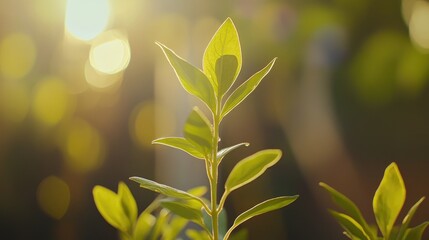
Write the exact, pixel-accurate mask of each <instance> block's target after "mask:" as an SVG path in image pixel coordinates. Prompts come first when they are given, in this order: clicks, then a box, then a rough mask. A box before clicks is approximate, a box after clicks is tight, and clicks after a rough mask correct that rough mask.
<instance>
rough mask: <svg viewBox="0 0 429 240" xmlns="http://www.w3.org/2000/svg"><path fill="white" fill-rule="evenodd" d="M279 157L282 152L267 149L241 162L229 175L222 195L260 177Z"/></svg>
mask: <svg viewBox="0 0 429 240" xmlns="http://www.w3.org/2000/svg"><path fill="white" fill-rule="evenodd" d="M281 155H282V152H281V151H280V150H278V149H267V150H262V151H259V152H257V153H255V154H253V155H251V156H249V157H247V158H245V159H243V160H241V161H240V162H239V163H237V165H235V167H234V168H233V169H232V171H231V173H230V174H229V176H228V179H227V180H226V183H225V193H224V194H229V193H230V192H232V191H233V190H235V189H237V188H239V187H241V186H243V185H245V184H247V183H249V182H251V181H253V180H255V179H256V178H257V177H259V176H261V175H262V174H263V173H264V172H265V170H267V169H268V168H269V167H271V166H273V165H274V164H276V163H277V162H278V161H279V160H280V157H281Z"/></svg>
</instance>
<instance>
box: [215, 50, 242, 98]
mask: <svg viewBox="0 0 429 240" xmlns="http://www.w3.org/2000/svg"><path fill="white" fill-rule="evenodd" d="M237 68H238V62H237V58H236V57H235V56H233V55H223V56H221V57H220V58H218V59H217V60H216V67H215V71H216V78H217V82H218V85H219V87H218V88H219V89H218V95H217V96H218V98H222V97H223V95H225V93H226V92H228V90H229V89H230V88H231V86H232V84H233V83H234V81H235V79H236V77H237V75H236V74H238V72H237Z"/></svg>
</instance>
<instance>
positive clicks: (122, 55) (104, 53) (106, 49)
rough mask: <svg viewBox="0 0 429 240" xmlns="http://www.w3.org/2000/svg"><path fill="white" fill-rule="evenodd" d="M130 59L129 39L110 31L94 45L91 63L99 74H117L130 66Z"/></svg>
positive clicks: (90, 57) (101, 36)
mask: <svg viewBox="0 0 429 240" xmlns="http://www.w3.org/2000/svg"><path fill="white" fill-rule="evenodd" d="M130 57H131V54H130V45H129V43H128V40H127V38H126V37H125V36H123V35H122V34H120V33H119V32H117V31H108V32H105V33H103V34H102V35H100V36H99V37H98V38H97V39H96V41H95V42H94V43H93V44H92V47H91V51H90V53H89V62H90V63H91V66H92V67H93V68H94V69H96V70H97V71H99V72H102V73H106V74H115V73H118V72H120V71H123V70H124V69H125V68H126V67H127V66H128V63H129V62H130Z"/></svg>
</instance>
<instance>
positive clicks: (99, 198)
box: [92, 185, 131, 232]
mask: <svg viewBox="0 0 429 240" xmlns="http://www.w3.org/2000/svg"><path fill="white" fill-rule="evenodd" d="M92 193H93V196H94V202H95V206H96V207H97V209H98V211H99V212H100V214H101V216H103V218H104V219H105V220H106V221H107V222H108V223H109V224H110V225H112V226H113V227H115V228H116V229H118V230H120V231H123V232H127V231H128V230H129V229H130V227H131V222H130V220H129V218H128V216H127V214H126V213H125V212H124V209H123V208H122V204H121V199H120V197H119V196H118V195H117V194H116V193H115V192H113V191H111V190H109V189H107V188H105V187H102V186H98V185H97V186H95V187H94V188H93V190H92Z"/></svg>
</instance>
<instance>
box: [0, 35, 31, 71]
mask: <svg viewBox="0 0 429 240" xmlns="http://www.w3.org/2000/svg"><path fill="white" fill-rule="evenodd" d="M35 59H36V47H35V44H34V42H33V40H32V39H31V38H30V37H29V36H28V35H26V34H24V33H12V34H9V35H7V36H6V37H5V38H4V39H3V40H2V41H1V43H0V73H1V74H2V75H3V76H4V77H5V78H8V79H19V78H23V77H24V76H25V75H27V74H28V73H29V72H30V70H31V69H32V68H33V65H34V62H35Z"/></svg>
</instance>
